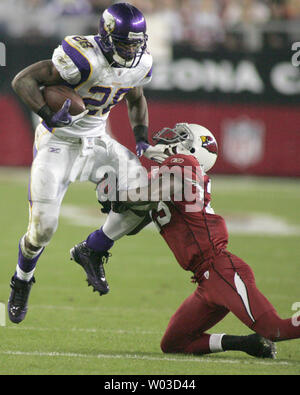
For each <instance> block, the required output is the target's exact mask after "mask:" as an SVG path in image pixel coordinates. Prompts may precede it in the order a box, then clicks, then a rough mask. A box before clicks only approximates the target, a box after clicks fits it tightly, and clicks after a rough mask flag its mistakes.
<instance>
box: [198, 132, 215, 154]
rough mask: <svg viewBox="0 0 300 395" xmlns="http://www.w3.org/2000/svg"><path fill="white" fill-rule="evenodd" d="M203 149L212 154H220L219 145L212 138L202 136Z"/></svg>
mask: <svg viewBox="0 0 300 395" xmlns="http://www.w3.org/2000/svg"><path fill="white" fill-rule="evenodd" d="M201 140H202V147H203V148H205V149H206V150H207V151H209V152H211V153H212V154H217V153H218V147H217V143H216V142H215V140H214V139H213V138H212V137H211V136H201Z"/></svg>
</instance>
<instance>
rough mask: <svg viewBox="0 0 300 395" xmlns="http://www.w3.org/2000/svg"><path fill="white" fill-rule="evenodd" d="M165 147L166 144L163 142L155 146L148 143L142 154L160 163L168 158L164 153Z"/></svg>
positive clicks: (166, 146)
mask: <svg viewBox="0 0 300 395" xmlns="http://www.w3.org/2000/svg"><path fill="white" fill-rule="evenodd" d="M167 148H168V145H165V144H157V145H155V146H152V145H149V147H148V148H147V150H146V151H145V152H144V156H145V157H146V158H148V159H151V160H154V161H155V162H157V163H162V162H163V161H164V160H166V159H167V158H168V155H167V154H165V151H166V150H167Z"/></svg>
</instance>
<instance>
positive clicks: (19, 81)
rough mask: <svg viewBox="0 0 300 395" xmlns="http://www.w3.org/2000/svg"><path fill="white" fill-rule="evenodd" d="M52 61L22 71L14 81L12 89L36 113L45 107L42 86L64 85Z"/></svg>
mask: <svg viewBox="0 0 300 395" xmlns="http://www.w3.org/2000/svg"><path fill="white" fill-rule="evenodd" d="M63 82H64V80H63V79H62V78H61V76H60V74H59V72H58V71H57V70H56V68H55V66H54V64H53V63H52V61H51V60H42V61H41V62H37V63H34V64H32V65H31V66H29V67H27V68H26V69H24V70H22V71H21V72H20V73H19V74H17V75H16V76H15V78H14V79H13V81H12V87H13V89H14V91H15V92H16V94H17V95H18V96H19V97H20V98H21V100H22V101H23V102H24V103H25V104H26V105H27V106H28V107H29V108H30V109H31V110H32V111H34V112H35V113H38V112H39V110H40V109H41V108H42V107H43V106H45V104H46V102H45V100H44V97H43V95H42V93H41V90H40V88H41V86H45V85H58V84H61V83H63Z"/></svg>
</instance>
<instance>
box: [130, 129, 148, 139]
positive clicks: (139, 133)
mask: <svg viewBox="0 0 300 395" xmlns="http://www.w3.org/2000/svg"><path fill="white" fill-rule="evenodd" d="M133 133H134V136H135V141H136V142H137V143H140V142H141V141H145V142H146V143H148V126H145V125H137V126H135V127H134V128H133Z"/></svg>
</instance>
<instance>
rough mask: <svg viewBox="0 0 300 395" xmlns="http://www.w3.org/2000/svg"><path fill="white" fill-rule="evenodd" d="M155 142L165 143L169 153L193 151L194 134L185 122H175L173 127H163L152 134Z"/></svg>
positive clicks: (189, 152)
mask: <svg viewBox="0 0 300 395" xmlns="http://www.w3.org/2000/svg"><path fill="white" fill-rule="evenodd" d="M153 140H154V141H156V143H157V144H165V145H167V146H168V147H167V148H168V151H169V152H168V154H169V155H176V154H184V155H190V154H192V153H193V142H194V136H193V134H192V133H191V131H190V130H189V128H188V125H187V124H185V123H177V124H176V125H175V127H174V128H173V129H171V128H164V129H162V130H160V131H159V132H157V133H156V134H155V135H154V136H153Z"/></svg>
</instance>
